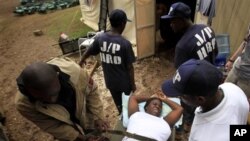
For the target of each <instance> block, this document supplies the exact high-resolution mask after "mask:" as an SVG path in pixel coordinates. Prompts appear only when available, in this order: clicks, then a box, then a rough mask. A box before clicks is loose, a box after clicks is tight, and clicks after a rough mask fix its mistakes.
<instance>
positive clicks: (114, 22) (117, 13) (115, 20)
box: [109, 9, 131, 27]
mask: <svg viewBox="0 0 250 141" xmlns="http://www.w3.org/2000/svg"><path fill="white" fill-rule="evenodd" d="M109 21H110V24H111V26H112V27H118V26H119V25H121V23H124V22H131V20H129V19H128V18H127V15H126V13H125V12H124V11H123V10H121V9H115V10H113V11H112V12H111V13H110V15H109Z"/></svg>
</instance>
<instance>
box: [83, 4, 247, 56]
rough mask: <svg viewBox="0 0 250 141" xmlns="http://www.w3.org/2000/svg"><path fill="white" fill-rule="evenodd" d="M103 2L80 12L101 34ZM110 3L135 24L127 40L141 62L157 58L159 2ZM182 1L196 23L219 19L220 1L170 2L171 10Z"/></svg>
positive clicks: (126, 34)
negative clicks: (157, 7)
mask: <svg viewBox="0 0 250 141" xmlns="http://www.w3.org/2000/svg"><path fill="white" fill-rule="evenodd" d="M103 1H104V0H80V8H81V12H82V18H81V21H82V22H84V23H85V24H86V25H88V26H90V27H91V28H93V29H94V30H95V31H98V23H99V19H100V14H101V13H100V9H102V8H103V7H102V2H103ZM106 1H108V11H112V10H113V9H122V10H124V11H125V12H126V14H127V17H128V18H129V19H130V20H132V22H131V23H128V24H127V25H126V28H125V30H124V32H123V36H124V37H125V38H127V39H128V40H129V41H130V42H131V43H132V44H133V45H134V51H135V54H136V56H137V58H138V59H140V58H145V57H148V56H151V55H154V53H155V45H156V1H157V0H106ZM165 1H166V0H165ZM178 1H181V2H184V3H186V4H187V5H189V6H190V7H191V10H192V20H193V21H194V22H195V23H202V24H211V23H212V19H213V17H214V16H215V9H217V8H218V7H216V8H215V1H216V0H168V2H169V5H168V6H169V7H170V4H171V3H174V2H178ZM220 1H227V0H220ZM228 1H233V0H228ZM234 1H236V0H234ZM244 1H247V0H244ZM217 3H218V2H216V4H217ZM219 4H221V2H219V3H218V5H219ZM169 7H168V8H169ZM107 19H108V18H107ZM107 21H108V20H107ZM216 23H217V22H216V20H215V22H214V25H215V24H216ZM109 27H110V25H109V23H108V22H107V28H109ZM215 29H216V30H215V31H217V30H218V31H220V30H219V29H218V28H217V26H215ZM222 33H226V31H225V30H224V31H222Z"/></svg>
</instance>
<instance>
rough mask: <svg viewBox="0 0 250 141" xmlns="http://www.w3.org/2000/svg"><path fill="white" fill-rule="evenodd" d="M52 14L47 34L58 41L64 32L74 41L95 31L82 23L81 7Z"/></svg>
mask: <svg viewBox="0 0 250 141" xmlns="http://www.w3.org/2000/svg"><path fill="white" fill-rule="evenodd" d="M51 14H52V15H51V19H50V20H51V22H50V24H49V25H48V27H47V29H46V30H47V34H48V35H49V36H51V37H52V38H54V39H56V40H57V39H58V38H59V35H60V33H62V32H64V33H65V34H67V35H68V36H69V37H70V39H74V38H79V37H82V36H85V35H87V33H88V31H93V29H91V28H90V27H88V26H87V25H85V24H84V23H82V22H81V21H80V18H81V17H82V15H81V10H80V7H79V6H76V7H73V8H68V9H64V10H61V11H56V12H54V13H51Z"/></svg>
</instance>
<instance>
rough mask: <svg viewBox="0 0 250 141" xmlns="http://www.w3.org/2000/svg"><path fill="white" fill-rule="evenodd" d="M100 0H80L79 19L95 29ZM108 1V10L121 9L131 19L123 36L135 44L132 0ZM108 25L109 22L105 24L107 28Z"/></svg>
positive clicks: (96, 28)
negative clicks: (80, 15) (80, 13)
mask: <svg viewBox="0 0 250 141" xmlns="http://www.w3.org/2000/svg"><path fill="white" fill-rule="evenodd" d="M100 1H101V0H80V8H81V12H82V19H81V21H82V22H84V23H85V24H86V25H88V26H89V27H91V28H93V29H94V30H95V31H97V30H98V21H99V13H100ZM140 1H142V0H140ZM109 2H110V3H109V12H110V11H112V10H113V9H122V10H124V11H125V12H126V14H127V17H128V19H130V20H132V22H128V23H127V25H126V28H125V30H124V32H123V36H124V37H125V38H127V39H128V40H129V41H130V42H131V43H132V44H136V33H135V12H134V0H122V1H120V0H109ZM109 27H110V26H109V24H107V28H109Z"/></svg>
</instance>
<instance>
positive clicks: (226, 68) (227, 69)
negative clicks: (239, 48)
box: [225, 61, 233, 72]
mask: <svg viewBox="0 0 250 141" xmlns="http://www.w3.org/2000/svg"><path fill="white" fill-rule="evenodd" d="M232 67H233V62H231V61H227V63H226V65H225V70H226V71H227V72H229V71H230V70H231V69H232Z"/></svg>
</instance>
